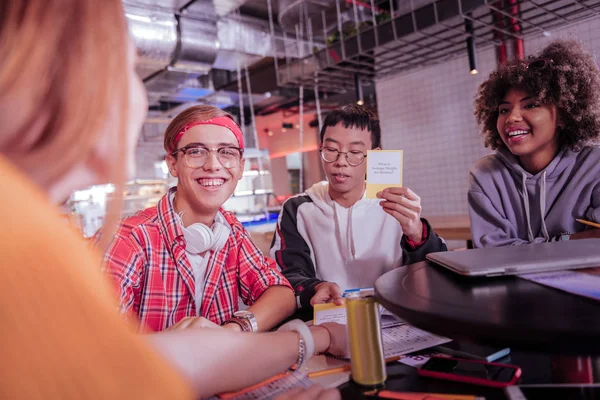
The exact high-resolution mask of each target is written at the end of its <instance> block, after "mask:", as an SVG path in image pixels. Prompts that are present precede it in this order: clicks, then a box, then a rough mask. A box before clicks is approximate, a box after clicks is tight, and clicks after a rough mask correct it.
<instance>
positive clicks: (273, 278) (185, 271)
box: [105, 106, 295, 331]
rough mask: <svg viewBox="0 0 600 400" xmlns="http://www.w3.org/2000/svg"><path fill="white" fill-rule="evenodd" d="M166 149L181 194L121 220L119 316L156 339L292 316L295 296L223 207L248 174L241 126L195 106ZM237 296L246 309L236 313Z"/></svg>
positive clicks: (178, 122)
mask: <svg viewBox="0 0 600 400" xmlns="http://www.w3.org/2000/svg"><path fill="white" fill-rule="evenodd" d="M164 146H165V150H166V151H167V153H168V154H167V158H166V161H167V164H168V166H169V172H170V173H171V175H173V176H174V177H176V178H177V179H178V182H177V187H174V188H171V189H170V190H169V192H168V193H167V194H166V195H165V196H163V198H162V199H161V200H160V201H159V202H158V205H157V206H155V207H151V208H148V209H146V210H143V211H141V212H139V213H138V214H136V215H135V216H132V217H129V218H126V219H124V220H123V221H122V223H121V226H120V227H119V229H118V231H117V234H116V235H115V239H114V240H113V243H112V244H111V246H110V248H109V249H108V251H107V253H106V256H105V270H106V272H107V273H108V274H109V275H111V276H112V277H113V278H114V279H115V281H116V283H117V287H118V290H119V297H120V307H121V312H122V313H123V314H124V315H129V314H130V313H135V314H137V316H138V317H139V319H140V323H141V326H142V327H143V328H145V329H150V330H154V331H161V330H164V329H167V328H169V327H172V326H174V325H177V324H179V325H181V324H189V323H190V322H191V323H194V324H197V325H199V326H207V325H208V326H209V325H213V324H218V325H224V326H225V327H227V328H232V329H238V330H240V329H241V330H246V331H256V330H261V331H263V330H268V329H270V328H271V327H273V326H275V325H276V324H277V323H279V322H281V321H282V320H283V319H285V318H286V317H287V316H289V315H290V314H291V313H292V312H293V311H294V308H295V306H294V293H293V291H292V289H291V287H290V285H289V283H288V281H287V280H286V279H285V278H284V277H283V276H282V275H281V274H280V273H279V272H278V271H277V268H276V266H275V263H274V262H273V261H272V260H270V259H268V258H265V257H263V255H262V254H261V252H260V251H259V250H258V249H257V247H256V246H255V245H254V244H253V243H252V241H251V240H250V236H249V234H248V232H247V231H246V230H245V229H244V228H243V227H242V225H241V223H240V222H239V221H238V220H237V218H236V217H235V216H234V215H233V213H231V212H227V211H224V210H223V209H222V208H221V206H222V205H223V203H225V201H226V200H227V199H228V198H229V197H230V196H231V195H232V194H233V192H234V190H235V188H236V185H237V182H238V181H239V180H240V179H241V177H242V174H243V172H244V163H245V160H244V158H243V152H244V138H243V135H242V132H241V130H240V128H239V126H238V125H237V124H236V123H235V122H234V120H233V119H232V118H231V116H230V115H229V114H228V113H226V112H224V111H222V110H220V109H218V108H215V107H211V106H195V107H191V108H188V109H187V110H185V111H183V112H182V113H181V114H179V115H178V116H177V117H175V119H173V121H172V122H171V123H170V124H169V126H168V127H167V130H166V132H165V141H164ZM240 298H241V300H243V302H244V303H245V304H248V305H250V308H249V309H248V310H247V311H241V312H237V311H238V299H240ZM234 313H235V314H234ZM189 317H193V318H194V319H193V320H191V319H190V318H189ZM195 317H200V318H195ZM207 320H208V321H207ZM209 321H210V322H209Z"/></svg>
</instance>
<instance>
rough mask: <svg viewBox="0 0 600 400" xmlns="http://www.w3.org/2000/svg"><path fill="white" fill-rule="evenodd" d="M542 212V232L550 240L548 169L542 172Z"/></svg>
mask: <svg viewBox="0 0 600 400" xmlns="http://www.w3.org/2000/svg"><path fill="white" fill-rule="evenodd" d="M540 212H541V213H542V233H543V234H544V239H546V240H549V239H550V235H549V234H548V228H546V171H544V172H543V173H542V184H541V188H540Z"/></svg>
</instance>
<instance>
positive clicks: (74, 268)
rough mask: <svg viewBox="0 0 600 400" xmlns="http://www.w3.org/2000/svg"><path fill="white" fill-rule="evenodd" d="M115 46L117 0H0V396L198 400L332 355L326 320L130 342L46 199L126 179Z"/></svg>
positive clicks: (95, 263) (87, 255) (129, 51)
mask: <svg viewBox="0 0 600 400" xmlns="http://www.w3.org/2000/svg"><path fill="white" fill-rule="evenodd" d="M126 39H127V25H126V21H125V18H124V14H123V9H122V5H121V2H120V0H103V1H97V0H3V1H2V2H0V43H2V45H0V60H1V62H0V188H2V197H1V198H0V225H1V226H2V230H0V249H1V252H2V279H1V280H0V304H1V308H0V309H1V310H2V311H1V316H2V340H1V341H0V354H2V372H1V374H2V379H1V380H0V398H3V399H4V398H27V399H47V398H57V399H78V400H79V399H131V398H141V399H167V398H168V399H192V398H203V397H208V396H211V395H213V394H215V393H219V392H223V391H231V390H237V389H240V388H243V387H246V386H248V385H252V384H255V383H257V382H259V381H261V380H263V379H266V378H267V377H270V376H272V375H275V374H277V373H279V372H281V371H283V370H285V369H286V368H289V366H291V365H292V364H296V363H300V364H301V363H302V362H303V361H304V360H306V359H308V358H309V357H310V356H311V355H312V352H313V351H314V352H323V351H327V350H328V349H329V351H330V352H332V353H334V354H336V353H337V354H342V353H344V351H345V348H346V334H345V328H344V327H341V326H339V325H336V324H329V325H325V327H323V326H319V327H311V328H307V327H306V326H303V327H301V326H300V325H298V324H295V325H288V326H287V327H286V329H291V331H284V332H275V333H260V334H252V335H248V334H243V333H237V332H233V331H229V330H226V329H183V330H173V331H169V332H163V333H160V334H153V335H139V334H136V333H135V328H134V326H133V324H131V323H127V322H124V321H123V320H122V318H120V317H119V315H118V313H117V312H116V303H115V301H114V293H113V292H112V291H111V290H110V289H111V287H110V285H109V284H108V283H107V282H106V281H105V279H103V276H102V274H101V273H100V271H99V266H100V264H101V256H100V254H99V252H97V251H92V250H90V249H89V248H88V247H87V246H86V244H85V243H84V241H83V239H82V238H81V237H80V236H78V235H77V233H75V232H74V231H73V230H72V229H70V228H69V227H68V226H67V225H66V223H65V221H64V219H63V218H62V217H61V215H60V212H59V210H58V209H57V207H56V206H55V205H54V204H56V203H60V202H62V201H64V200H65V199H66V198H67V197H68V196H69V195H70V193H71V192H72V191H73V190H75V189H79V188H82V187H86V186H89V185H92V184H98V183H105V182H112V183H114V184H115V185H116V187H117V190H116V191H115V194H116V196H115V197H118V194H119V193H122V190H120V189H119V188H122V184H123V182H124V180H125V179H126V176H127V174H128V172H129V173H131V172H132V171H133V170H132V169H131V168H128V166H129V165H132V163H131V161H132V159H133V149H134V144H135V143H136V140H137V136H138V133H139V129H140V127H141V124H142V122H143V120H144V118H145V114H146V107H147V103H146V100H145V93H144V89H143V86H142V85H141V82H140V80H139V78H138V77H137V75H136V74H135V71H134V58H135V56H134V48H133V46H132V45H130V46H129V47H128V45H127V43H128V42H127V40H126ZM128 170H129V171H128ZM119 210H120V202H119V201H115V202H114V203H113V204H111V205H110V207H109V214H108V218H107V226H106V227H105V232H106V235H105V236H104V237H103V238H102V239H101V241H100V246H102V245H106V242H107V241H108V240H110V239H111V238H112V234H111V233H112V230H114V227H115V224H116V223H117V222H118V218H119ZM111 224H112V225H111ZM296 322H298V321H296ZM223 371H227V374H226V375H227V376H226V378H224V376H223ZM287 396H289V397H292V398H303V399H305V398H308V399H323V400H324V399H338V398H339V392H337V391H335V390H334V391H331V390H328V391H323V389H322V388H319V387H313V388H310V389H308V390H306V391H304V392H302V393H300V394H294V393H288V394H287Z"/></svg>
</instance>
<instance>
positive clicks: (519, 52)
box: [508, 0, 525, 60]
mask: <svg viewBox="0 0 600 400" xmlns="http://www.w3.org/2000/svg"><path fill="white" fill-rule="evenodd" d="M508 4H509V5H510V10H509V13H510V15H512V16H513V17H518V16H519V13H520V11H521V10H520V7H519V4H518V3H517V0H508ZM510 25H511V27H512V31H513V32H514V33H515V34H517V35H520V34H521V32H522V29H521V25H520V24H519V20H518V19H516V18H511V19H510ZM515 58H516V59H518V60H524V59H525V46H524V44H523V39H521V38H515Z"/></svg>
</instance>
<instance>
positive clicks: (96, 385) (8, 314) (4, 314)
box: [0, 156, 192, 400]
mask: <svg viewBox="0 0 600 400" xmlns="http://www.w3.org/2000/svg"><path fill="white" fill-rule="evenodd" d="M0 193H1V195H0V259H1V260H2V261H1V263H0V266H1V267H0V268H1V276H0V309H1V311H0V321H1V322H0V356H1V359H0V363H1V367H0V376H1V377H2V378H1V379H0V398H3V399H8V398H23V399H78V400H79V399H183V398H186V399H187V398H192V391H191V388H190V387H189V385H188V383H187V382H186V381H184V379H183V377H182V376H180V375H179V374H178V373H177V372H176V371H175V370H173V369H172V368H171V367H170V365H167V363H166V362H165V360H164V359H162V358H161V357H160V356H159V355H157V354H155V353H154V352H153V351H151V349H150V348H149V347H148V346H146V344H145V343H144V341H143V339H142V337H141V336H137V335H136V334H134V333H133V331H132V330H131V327H130V326H128V325H126V324H125V323H124V322H123V321H122V319H121V318H120V316H119V315H118V313H117V305H116V302H115V299H114V295H113V293H112V292H111V291H110V287H109V286H108V285H107V284H106V282H105V281H104V278H103V277H102V275H101V274H100V271H99V269H100V257H99V255H98V254H93V253H91V252H90V251H89V250H88V249H87V248H86V247H85V244H84V242H83V240H82V239H81V238H79V237H78V236H77V234H75V233H74V232H73V231H72V230H71V229H70V228H69V227H68V226H67V225H66V223H65V221H64V220H63V219H61V217H60V216H59V214H58V211H57V209H56V208H55V207H53V206H52V205H51V204H50V203H49V201H48V199H47V198H46V196H45V194H43V193H42V192H41V191H40V190H39V189H38V188H37V187H36V186H35V185H34V184H33V183H32V182H31V181H30V180H29V179H28V178H26V177H25V176H24V175H22V174H21V173H20V172H19V171H18V170H16V169H15V168H14V167H13V166H12V165H11V164H10V163H9V162H8V161H6V160H5V159H4V158H3V157H1V156H0Z"/></svg>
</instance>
